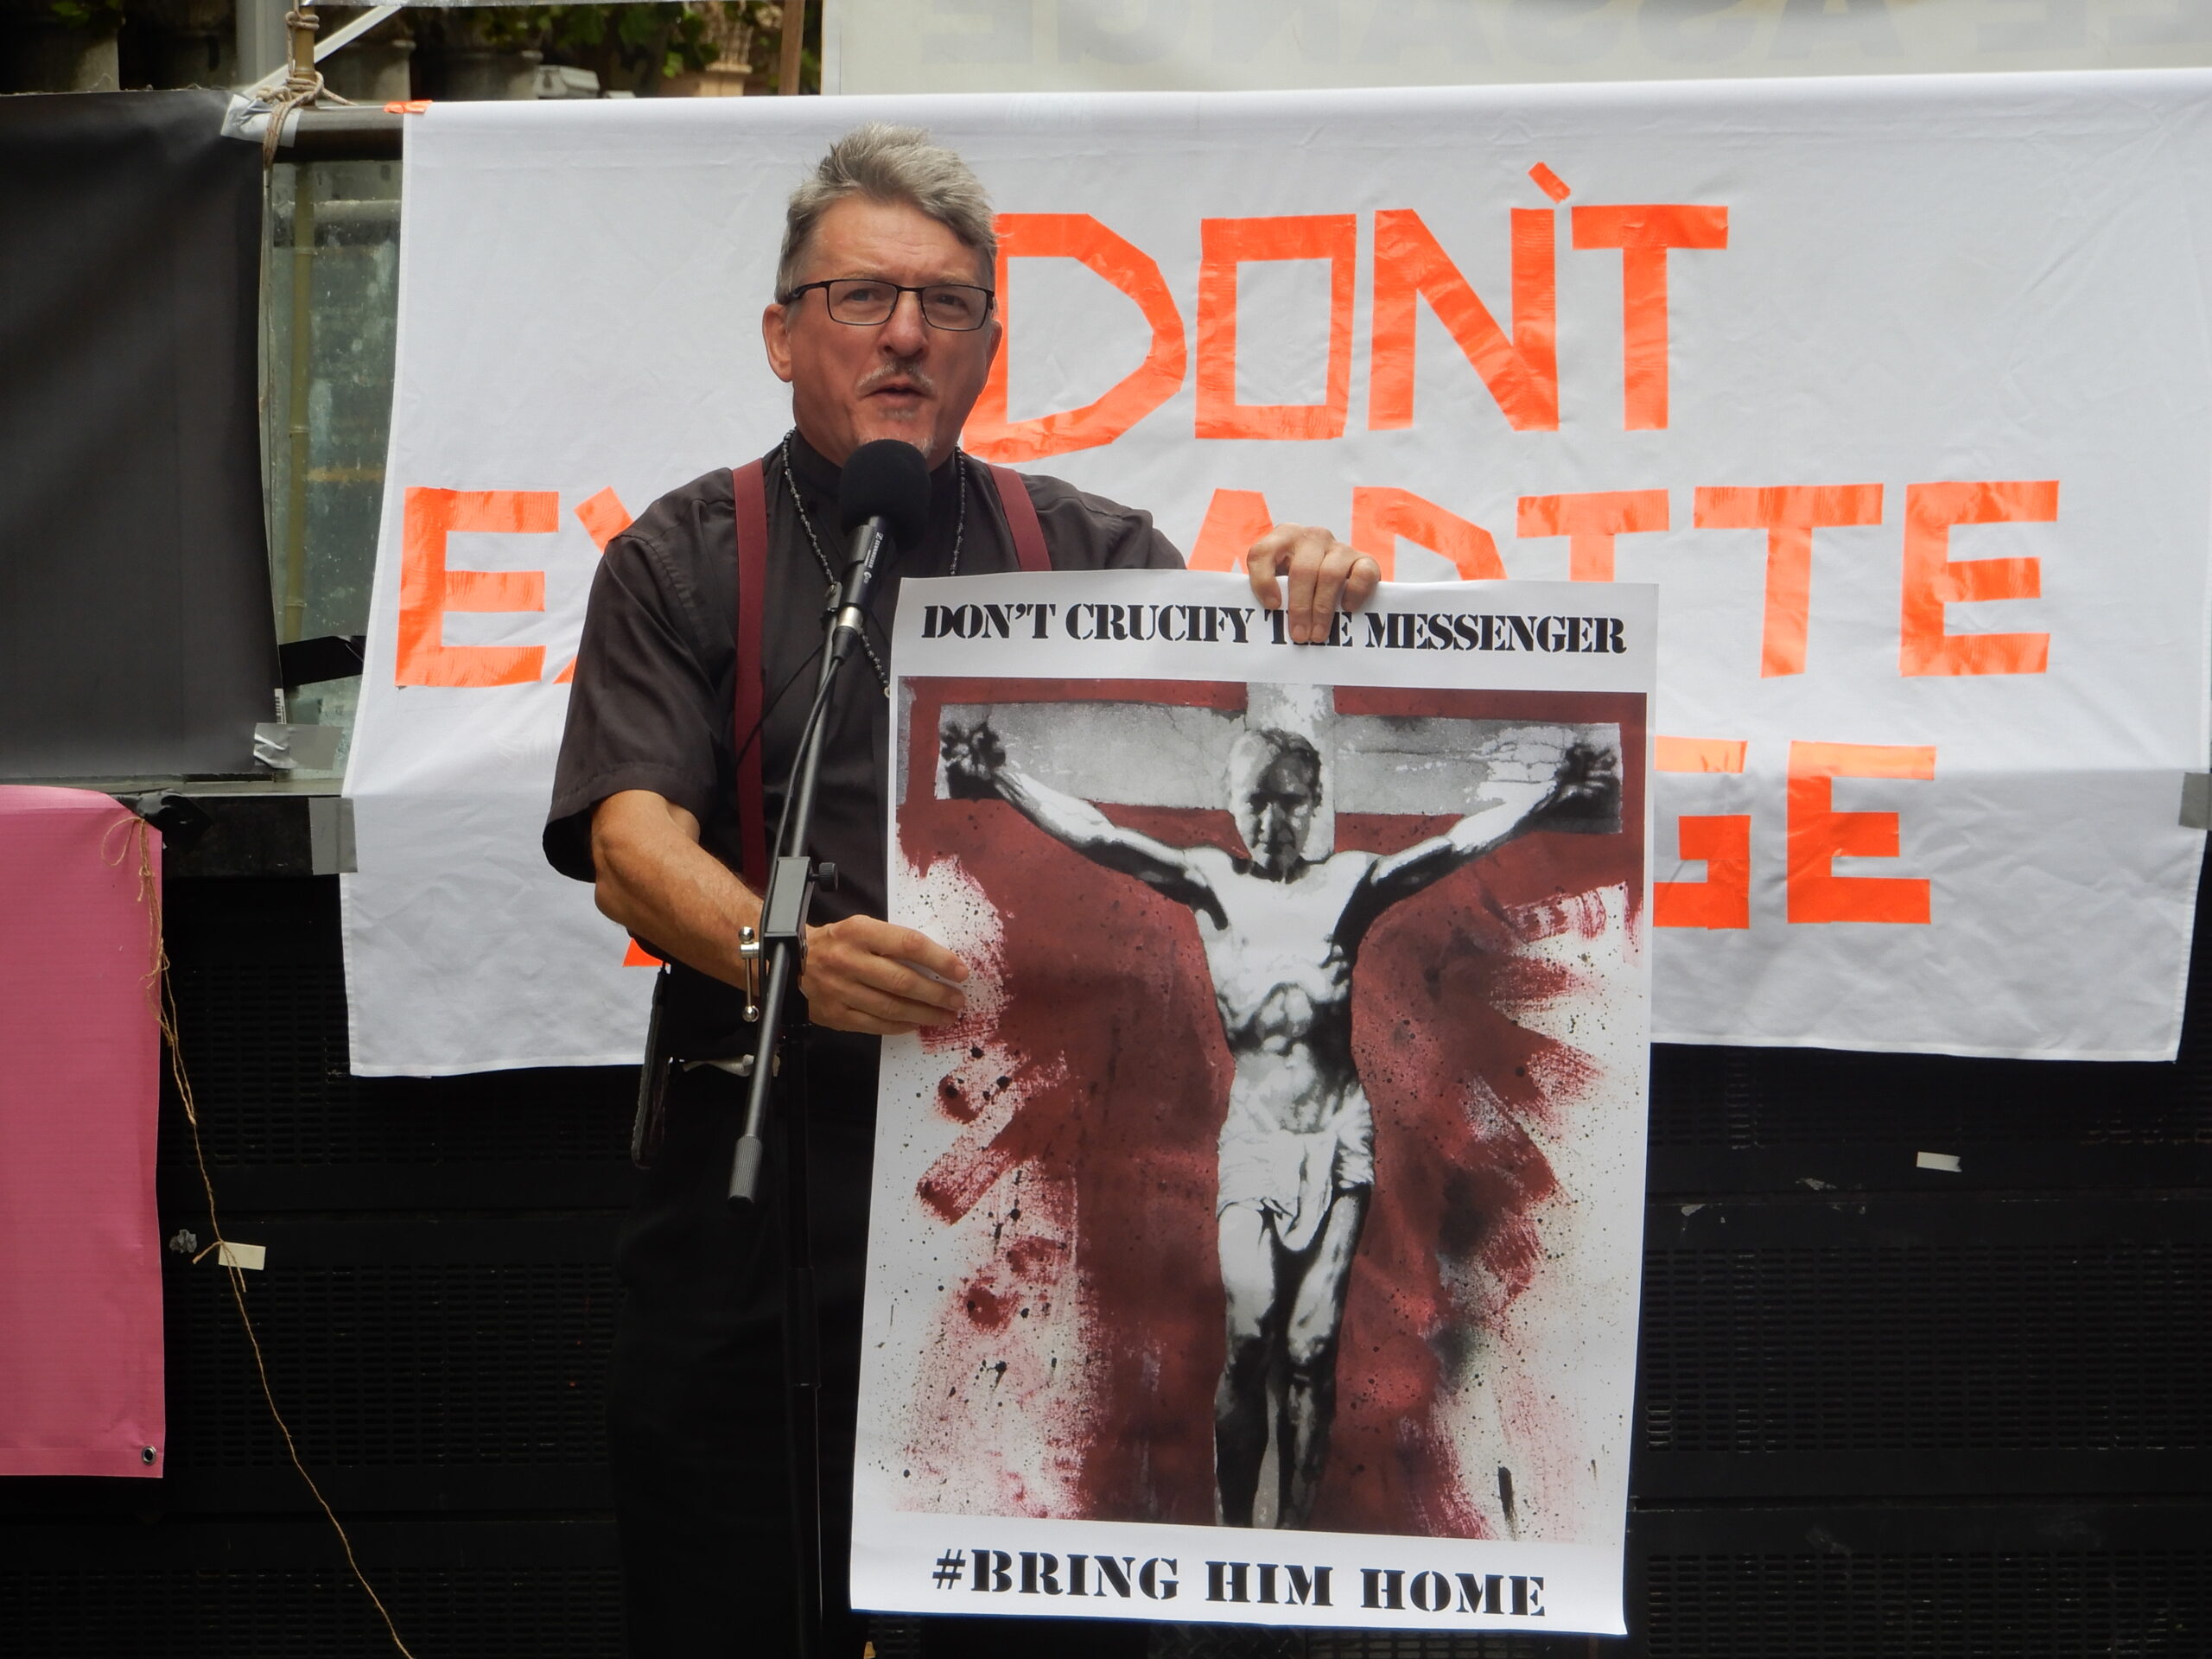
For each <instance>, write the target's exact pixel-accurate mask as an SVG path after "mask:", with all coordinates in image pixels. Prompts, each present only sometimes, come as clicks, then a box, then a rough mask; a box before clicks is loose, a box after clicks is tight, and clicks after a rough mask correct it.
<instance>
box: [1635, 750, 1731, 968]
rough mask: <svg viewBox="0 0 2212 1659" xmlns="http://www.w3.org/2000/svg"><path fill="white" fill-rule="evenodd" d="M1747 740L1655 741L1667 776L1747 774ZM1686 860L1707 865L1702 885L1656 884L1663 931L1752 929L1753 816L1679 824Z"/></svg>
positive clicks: (1654, 912) (1657, 919) (1655, 905)
mask: <svg viewBox="0 0 2212 1659" xmlns="http://www.w3.org/2000/svg"><path fill="white" fill-rule="evenodd" d="M1745 747H1746V746H1745V742H1744V741H1743V740H1742V739H1741V738H1726V737H1662V738H1658V739H1656V740H1655V741H1653V744H1652V748H1653V751H1654V753H1653V756H1652V764H1653V766H1655V767H1656V769H1657V770H1659V771H1661V772H1741V771H1743V769H1744V753H1745ZM1675 834H1676V836H1677V839H1678V841H1679V842H1680V844H1681V855H1682V857H1683V858H1685V859H1702V860H1703V861H1705V880H1702V881H1654V882H1653V883H1652V884H1651V919H1652V922H1653V924H1654V925H1656V926H1659V927H1704V928H1739V927H1749V926H1750V925H1751V814H1750V813H1748V812H1725V813H1719V814H1716V815H1713V816H1710V817H1703V816H1698V817H1687V816H1686V817H1681V818H1679V819H1677V820H1676V830H1675Z"/></svg>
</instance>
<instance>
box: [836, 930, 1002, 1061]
mask: <svg viewBox="0 0 2212 1659" xmlns="http://www.w3.org/2000/svg"><path fill="white" fill-rule="evenodd" d="M924 969H926V970H927V971H926V972H925V971H923V970H924ZM931 975H935V976H937V977H935V978H932V977H931ZM967 977H968V964H967V963H964V962H963V961H961V960H960V958H959V957H956V956H954V955H953V954H952V952H951V951H950V950H946V949H945V948H944V946H943V945H941V944H938V943H937V941H936V940H934V939H932V938H930V937H929V936H928V935H926V934H924V933H917V932H916V931H914V930H913V929H912V928H911V927H894V926H893V925H891V924H890V923H889V922H880V921H878V920H876V919H875V918H874V917H873V916H849V917H847V918H845V919H844V920H843V921H842V922H831V923H829V924H828V925H825V926H822V927H816V928H810V929H809V930H808V931H807V936H806V968H805V970H804V972H803V973H802V974H801V975H800V976H799V982H798V988H799V989H800V990H801V991H803V992H804V993H805V995H806V1007H807V1014H808V1017H809V1018H810V1020H812V1021H813V1022H814V1023H815V1024H816V1025H817V1026H828V1027H830V1028H831V1029H833V1030H836V1031H860V1032H868V1033H874V1035H876V1036H879V1037H899V1036H904V1035H906V1033H908V1032H912V1031H918V1030H920V1029H921V1028H922V1027H925V1026H941V1025H944V1024H946V1023H948V1022H949V1021H950V1020H957V1019H958V1018H959V1017H960V1015H961V1014H963V1012H965V1011H966V1009H967V1007H968V998H967V996H966V995H965V994H964V993H963V992H962V990H961V989H960V982H963V981H964V980H966V979H967ZM947 981H951V983H950V984H948V983H946V982H947Z"/></svg>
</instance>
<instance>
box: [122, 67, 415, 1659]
mask: <svg viewBox="0 0 2212 1659" xmlns="http://www.w3.org/2000/svg"><path fill="white" fill-rule="evenodd" d="M316 79H317V80H318V81H320V80H321V77H320V76H318V77H316ZM270 130H271V131H274V130H275V127H274V124H273V122H272V124H271V127H270ZM111 833H112V832H111ZM152 839H153V832H152V830H151V829H149V826H148V825H147V823H145V821H144V820H143V819H142V818H137V817H133V818H132V819H131V820H130V847H129V849H128V850H135V851H136V852H137V855H138V900H139V902H140V903H141V904H143V905H144V906H146V911H147V916H148V918H149V924H150V926H151V930H152V934H153V938H152V946H153V965H152V967H151V968H150V969H148V971H147V975H146V990H147V997H148V1000H149V1001H151V1002H152V1004H153V1008H154V1018H155V1020H156V1023H157V1024H159V1025H160V1027H161V1028H162V1041H163V1042H164V1043H165V1044H167V1045H168V1052H169V1077H170V1079H171V1080H172V1081H173V1082H174V1083H175V1084H176V1092H177V1098H178V1100H179V1101H181V1103H183V1106H184V1121H185V1122H188V1123H189V1124H190V1125H191V1126H192V1156H193V1159H194V1161H195V1162H196V1163H197V1164H198V1165H199V1166H200V1190H201V1192H204V1193H206V1194H207V1226H208V1230H210V1231H211V1232H213V1234H214V1236H215V1242H214V1243H212V1244H210V1245H208V1247H207V1249H206V1250H202V1251H200V1255H195V1256H194V1257H193V1258H192V1259H193V1260H194V1262H198V1261H199V1260H200V1257H201V1256H204V1255H207V1252H208V1250H219V1248H220V1246H221V1245H222V1244H223V1243H225V1240H224V1238H223V1224H222V1222H221V1221H220V1220H219V1219H218V1218H217V1216H216V1212H215V1183H214V1181H213V1178H212V1177H210V1176H209V1174H208V1173H207V1148H206V1147H203V1146H201V1144H200V1109H199V1107H198V1106H197V1104H196V1103H194V1100H193V1098H192V1083H191V1080H190V1079H189V1078H188V1077H186V1076H185V1071H184V1051H183V1048H182V1046H181V1044H180V1043H179V1041H178V1039H177V1019H176V995H175V989H174V988H173V987H172V986H171V984H170V982H169V953H168V945H167V944H165V943H164V941H163V939H162V884H161V881H160V880H159V878H158V877H156V875H155V874H154V859H153V851H152ZM124 856H125V854H124V853H118V855H117V856H116V857H115V858H113V859H111V860H110V861H109V862H111V863H115V864H119V863H120V862H121V861H122V860H123V858H124ZM216 1260H217V1262H219V1264H220V1266H221V1267H222V1268H223V1270H224V1271H225V1272H226V1273H227V1274H230V1276H231V1298H232V1300H233V1301H235V1302H236V1303H237V1304H238V1323H239V1324H240V1325H243V1326H244V1327H245V1339H246V1341H247V1342H248V1343H249V1344H251V1346H252V1348H253V1368H254V1370H255V1371H256V1373H257V1374H258V1376H260V1378H261V1397H262V1399H263V1400H264V1401H265V1402H268V1406H269V1415H270V1418H271V1420H273V1421H275V1423H276V1425H277V1433H280V1434H282V1435H283V1437H284V1450H285V1452H287V1453H288V1454H289V1456H290V1458H291V1459H292V1467H293V1468H295V1469H296V1470H298V1471H300V1478H301V1479H302V1480H303V1481H305V1482H306V1483H307V1488H308V1492H309V1493H311V1494H312V1495H313V1496H314V1498H315V1503H317V1504H319V1505H320V1506H321V1510H322V1512H323V1514H324V1515H325V1516H327V1517H328V1518H329V1521H330V1525H331V1528H332V1529H333V1530H334V1531H335V1532H336V1533H337V1535H338V1546H339V1548H340V1549H342V1550H344V1551H345V1552H346V1568H347V1570H349V1571H350V1572H351V1573H353V1581H354V1582H355V1583H356V1584H358V1585H359V1586H361V1593H362V1594H364V1595H365V1596H366V1597H368V1599H369V1601H370V1603H371V1605H373V1606H374V1607H375V1608H376V1610H377V1615H378V1618H382V1619H383V1620H384V1628H385V1632H386V1633H387V1634H388V1635H389V1636H390V1637H391V1645H392V1646H393V1647H395V1648H397V1649H398V1650H399V1652H400V1654H401V1656H402V1659H415V1656H414V1654H413V1653H412V1652H411V1651H410V1649H409V1648H408V1646H407V1643H404V1642H403V1641H401V1640H400V1639H399V1627H398V1626H397V1624H393V1623H392V1620H391V1612H390V1611H389V1610H388V1609H386V1608H385V1605H384V1600H383V1598H381V1597H380V1596H378V1594H377V1592H376V1590H375V1587H374V1586H372V1585H371V1584H370V1583H369V1580H368V1575H367V1574H366V1573H363V1572H362V1571H361V1564H360V1562H359V1561H358V1560H355V1559H354V1556H353V1540H352V1539H351V1538H349V1537H347V1536H346V1528H345V1526H344V1524H343V1523H342V1522H340V1520H339V1519H338V1512H337V1511H336V1510H334V1509H332V1508H331V1507H330V1500H329V1499H327V1498H326V1497H323V1495H322V1488H321V1487H320V1486H318V1485H316V1484H315V1477H314V1476H313V1475H311V1474H309V1473H308V1466H307V1465H306V1464H305V1463H304V1462H302V1460H301V1458H300V1448H299V1446H298V1445H297V1444H296V1443H295V1442H294V1440H293V1439H292V1431H291V1427H290V1426H289V1425H288V1424H287V1423H286V1422H285V1421H284V1414H283V1413H282V1412H281V1411H279V1410H277V1395H276V1392H275V1390H274V1389H271V1388H270V1385H269V1364H268V1362H267V1361H266V1360H265V1359H264V1358H263V1357H262V1353H261V1338H259V1337H258V1336H257V1335H255V1334H254V1329H253V1319H252V1317H251V1315H250V1314H248V1313H247V1312H246V1308H245V1273H244V1271H243V1270H241V1269H240V1268H238V1267H236V1266H235V1265H233V1264H232V1262H231V1261H230V1260H229V1259H228V1257H227V1255H217V1257H216Z"/></svg>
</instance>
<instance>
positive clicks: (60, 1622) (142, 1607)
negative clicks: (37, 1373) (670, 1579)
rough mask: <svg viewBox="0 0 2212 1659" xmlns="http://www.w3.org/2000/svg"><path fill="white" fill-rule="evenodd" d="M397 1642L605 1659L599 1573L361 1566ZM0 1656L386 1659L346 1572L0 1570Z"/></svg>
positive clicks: (608, 1598) (604, 1578)
mask: <svg viewBox="0 0 2212 1659" xmlns="http://www.w3.org/2000/svg"><path fill="white" fill-rule="evenodd" d="M369 1572H370V1578H371V1581H372V1583H374V1584H375V1585H376V1586H377V1592H378V1595H380V1596H382V1597H383V1598H384V1599H385V1605H387V1606H388V1607H390V1608H391V1613H392V1617H393V1618H394V1619H395V1620H396V1621H397V1624H398V1625H399V1630H400V1634H401V1635H402V1636H403V1637H406V1638H407V1639H408V1643H409V1645H410V1647H412V1648H413V1649H415V1651H416V1652H417V1653H420V1654H439V1655H455V1656H459V1655H466V1656H467V1659H508V1656H512V1659H614V1656H616V1655H618V1654H620V1652H621V1650H622V1611H621V1593H620V1582H619V1575H618V1574H617V1573H615V1572H614V1570H613V1569H612V1568H610V1567H557V1568H556V1567H531V1568H516V1567H477V1568H432V1567H378V1566H377V1565H375V1564H374V1563H373V1562H372V1563H370V1564H369ZM0 1647H4V1649H5V1650H6V1651H7V1652H8V1653H10V1655H13V1656H16V1659H115V1656H118V1655H124V1654H131V1655H147V1656H151V1655H159V1656H161V1659H340V1656H343V1659H391V1655H392V1654H393V1652H394V1651H395V1650H394V1649H393V1648H392V1645H391V1638H390V1637H388V1636H386V1635H385V1630H384V1625H383V1624H382V1622H381V1621H380V1620H379V1619H378V1618H377V1615H376V1610H375V1609H374V1608H373V1607H372V1606H370V1605H369V1603H368V1601H367V1599H365V1597H364V1596H363V1595H362V1594H361V1592H360V1590H359V1587H358V1586H355V1585H354V1583H353V1580H352V1578H351V1577H350V1576H349V1575H348V1574H347V1573H346V1570H345V1569H344V1568H343V1567H291V1568H284V1567H258V1568H257V1567H235V1568H227V1569H224V1570H220V1571H207V1570H201V1571H194V1570H191V1569H186V1568H167V1569H149V1570H139V1571H133V1570H130V1569H128V1568H120V1567H99V1566H86V1567H60V1568H45V1569H41V1568H31V1569H28V1570H26V1569H22V1568H0Z"/></svg>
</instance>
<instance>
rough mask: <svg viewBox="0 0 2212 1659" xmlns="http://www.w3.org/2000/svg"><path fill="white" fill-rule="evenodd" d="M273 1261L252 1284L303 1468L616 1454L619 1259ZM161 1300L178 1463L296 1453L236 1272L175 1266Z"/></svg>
mask: <svg viewBox="0 0 2212 1659" xmlns="http://www.w3.org/2000/svg"><path fill="white" fill-rule="evenodd" d="M279 1267H280V1268H281V1270H280V1271H272V1272H269V1273H266V1274H254V1275H251V1277H250V1278H249V1280H248V1291H247V1295H248V1299H249V1306H251V1310H252V1313H253V1319H254V1325H255V1327H256V1329H257V1331H258V1332H260V1335H261V1344H262V1350H263V1352H264V1354H265V1355H266V1356H267V1357H268V1362H269V1376H270V1383H271V1385H272V1386H273V1387H274V1388H275V1389H276V1390H277V1400H278V1401H279V1402H280V1403H281V1404H282V1406H283V1411H284V1415H285V1418H286V1420H287V1421H289V1423H290V1424H291V1427H292V1433H293V1434H294V1435H295V1436H296V1438H297V1440H299V1443H300V1448H301V1452H302V1455H303V1456H304V1457H305V1458H306V1459H307V1460H308V1465H309V1466H310V1467H332V1466H337V1467H355V1468H358V1467H365V1466H394V1465H399V1466H420V1465H433V1464H437V1465H457V1464H528V1465H593V1464H600V1463H604V1462H605V1461H606V1458H607V1446H606V1430H605V1425H604V1422H603V1421H602V1418H603V1413H604V1409H605V1391H604V1379H605V1376H606V1371H607V1351H608V1349H609V1348H610V1346H611V1345H612V1343H613V1330H614V1299H615V1286H614V1274H613V1268H611V1267H607V1266H600V1265H596V1264H587V1263H575V1262H567V1263H562V1262H529V1263H500V1264H494V1265H486V1264H481V1263H470V1264H466V1265H461V1264H450V1263H440V1264H429V1265H422V1264H403V1263H378V1264H373V1265H365V1266H358V1267H354V1266H347V1267H314V1266H300V1265H291V1266H286V1265H284V1264H283V1263H281V1262H280V1263H279ZM167 1299H168V1327H169V1333H168V1347H169V1352H170V1354H171V1356H172V1364H173V1365H176V1366H178V1368H179V1370H180V1371H181V1377H180V1378H178V1379H177V1380H176V1381H173V1383H172V1386H171V1389H170V1400H171V1406H170V1412H171V1418H170V1422H171V1433H172V1437H173V1439H172V1453H171V1467H172V1468H174V1469H176V1470H178V1471H184V1470H187V1469H200V1468H245V1467H257V1466H269V1465H282V1464H283V1463H284V1462H286V1461H287V1459H286V1457H285V1453H284V1448H283V1442H282V1441H281V1440H279V1439H278V1437H277V1432H276V1429H275V1427H273V1426H272V1425H271V1423H270V1421H269V1408H268V1407H267V1405H266V1404H265V1403H264V1401H263V1399H262V1395H261V1387H260V1383H259V1382H258V1380H257V1378H256V1376H255V1374H254V1369H253V1356H252V1353H251V1350H250V1349H249V1348H248V1347H247V1345H246V1342H245V1337H244V1335H243V1334H242V1333H241V1332H240V1331H239V1328H238V1313H237V1310H236V1309H235V1308H234V1307H233V1306H232V1302H231V1292H230V1286H229V1283H228V1281H227V1279H226V1275H224V1274H221V1273H219V1272H216V1271H214V1270H213V1269H212V1268H208V1267H207V1266H206V1265H205V1264H203V1265H202V1266H201V1267H200V1268H173V1269H172V1271H171V1272H170V1274H169V1275H168V1287H167ZM184 1379H188V1385H187V1386H183V1387H179V1386H177V1381H182V1380H184Z"/></svg>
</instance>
